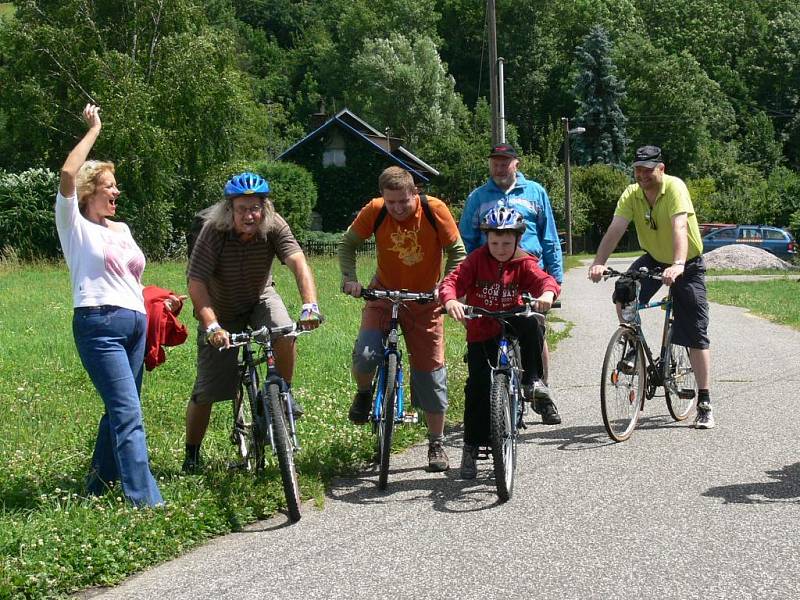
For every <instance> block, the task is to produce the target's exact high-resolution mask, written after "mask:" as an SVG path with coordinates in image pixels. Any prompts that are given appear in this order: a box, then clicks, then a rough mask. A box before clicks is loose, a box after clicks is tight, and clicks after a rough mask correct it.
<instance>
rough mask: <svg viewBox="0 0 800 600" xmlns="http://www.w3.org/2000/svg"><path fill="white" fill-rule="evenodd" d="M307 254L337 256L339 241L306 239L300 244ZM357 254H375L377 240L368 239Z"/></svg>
mask: <svg viewBox="0 0 800 600" xmlns="http://www.w3.org/2000/svg"><path fill="white" fill-rule="evenodd" d="M300 245H301V246H302V248H303V252H304V253H305V254H306V255H307V256H336V254H337V252H338V250H339V243H338V242H317V241H311V240H309V241H306V242H302V243H301V244H300ZM356 254H375V242H374V241H373V240H368V241H366V242H364V243H363V244H361V246H360V247H359V248H358V250H356Z"/></svg>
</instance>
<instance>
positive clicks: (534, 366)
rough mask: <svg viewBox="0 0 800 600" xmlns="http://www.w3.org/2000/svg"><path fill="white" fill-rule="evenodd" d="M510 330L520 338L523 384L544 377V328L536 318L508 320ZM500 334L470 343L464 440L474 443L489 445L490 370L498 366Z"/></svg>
mask: <svg viewBox="0 0 800 600" xmlns="http://www.w3.org/2000/svg"><path fill="white" fill-rule="evenodd" d="M507 320H508V322H509V324H510V325H511V329H510V332H511V333H513V334H514V336H515V337H516V338H517V339H518V340H519V345H520V353H521V354H522V357H521V358H522V361H521V362H522V369H523V374H522V383H523V384H526V385H528V384H531V383H533V382H534V381H535V380H536V379H541V378H542V374H543V371H542V347H543V346H544V327H542V326H540V325H539V322H538V321H537V320H536V319H533V318H524V317H514V318H511V319H507ZM499 342H500V339H499V337H497V338H493V339H490V340H485V341H483V342H470V343H469V344H467V356H466V361H467V370H468V375H467V383H466V385H465V386H464V443H465V444H470V445H472V446H486V445H488V444H489V393H490V391H491V390H490V387H491V369H490V367H489V364H490V363H491V365H492V366H496V365H497V349H498V347H499Z"/></svg>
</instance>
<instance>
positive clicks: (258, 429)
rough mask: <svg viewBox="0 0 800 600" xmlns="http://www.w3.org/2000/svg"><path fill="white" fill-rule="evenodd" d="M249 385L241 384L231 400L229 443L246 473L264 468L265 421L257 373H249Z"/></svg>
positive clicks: (254, 371) (253, 371)
mask: <svg viewBox="0 0 800 600" xmlns="http://www.w3.org/2000/svg"><path fill="white" fill-rule="evenodd" d="M250 378H251V381H250V384H249V385H245V384H241V385H240V386H239V390H238V392H237V394H236V397H235V398H234V400H233V431H232V432H231V442H233V445H234V446H236V451H237V453H238V454H239V457H240V458H241V459H242V466H244V468H245V469H246V470H248V471H260V470H261V469H263V468H264V444H265V441H266V421H265V417H264V414H263V410H262V409H261V408H260V403H261V394H260V393H259V391H258V373H257V371H256V370H255V369H253V370H252V371H251V373H250Z"/></svg>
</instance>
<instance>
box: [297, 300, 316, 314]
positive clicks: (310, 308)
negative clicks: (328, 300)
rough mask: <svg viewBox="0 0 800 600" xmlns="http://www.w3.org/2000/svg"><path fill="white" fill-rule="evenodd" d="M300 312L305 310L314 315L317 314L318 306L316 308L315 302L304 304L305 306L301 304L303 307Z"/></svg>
mask: <svg viewBox="0 0 800 600" xmlns="http://www.w3.org/2000/svg"><path fill="white" fill-rule="evenodd" d="M300 310H301V311H306V310H307V311H310V312H315V313H317V314H319V306H317V303H316V302H306V303H305V304H303V306H302V308H301V309H300Z"/></svg>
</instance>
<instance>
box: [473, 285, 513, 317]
mask: <svg viewBox="0 0 800 600" xmlns="http://www.w3.org/2000/svg"><path fill="white" fill-rule="evenodd" d="M475 290H476V295H477V296H478V298H480V299H481V300H482V301H483V306H485V307H486V308H488V309H490V310H498V309H503V308H507V307H509V306H513V305H515V304H516V301H517V296H518V295H519V284H517V283H516V282H511V283H509V284H508V285H506V286H504V285H502V284H501V283H500V282H499V281H481V280H477V281H476V282H475Z"/></svg>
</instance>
